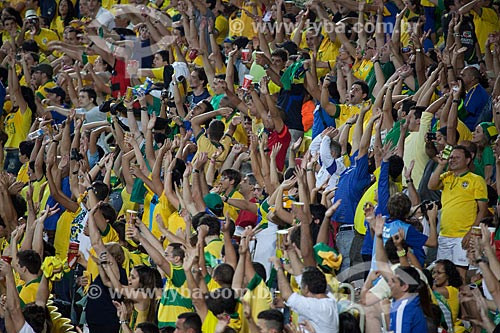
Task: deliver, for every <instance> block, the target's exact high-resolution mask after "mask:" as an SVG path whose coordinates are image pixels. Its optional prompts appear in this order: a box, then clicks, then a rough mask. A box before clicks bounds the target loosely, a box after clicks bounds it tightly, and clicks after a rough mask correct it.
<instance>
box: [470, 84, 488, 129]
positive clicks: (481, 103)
mask: <svg viewBox="0 0 500 333" xmlns="http://www.w3.org/2000/svg"><path fill="white" fill-rule="evenodd" d="M464 106H465V110H466V111H467V118H465V120H464V123H465V125H467V127H468V128H469V129H470V130H471V131H474V130H475V129H476V126H477V124H479V123H480V122H483V121H491V119H492V113H491V97H490V95H489V94H488V92H487V91H486V90H485V89H484V88H483V87H482V86H481V85H480V84H478V85H476V86H475V87H474V88H471V89H470V90H469V91H468V92H467V93H466V94H465V98H464Z"/></svg>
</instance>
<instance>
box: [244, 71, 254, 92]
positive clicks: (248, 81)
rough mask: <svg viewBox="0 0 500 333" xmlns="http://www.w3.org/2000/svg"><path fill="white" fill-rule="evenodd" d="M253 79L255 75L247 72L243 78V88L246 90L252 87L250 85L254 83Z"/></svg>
mask: <svg viewBox="0 0 500 333" xmlns="http://www.w3.org/2000/svg"><path fill="white" fill-rule="evenodd" d="M252 81H253V76H252V75H250V74H246V75H245V78H244V79H243V86H242V88H243V89H244V90H247V89H248V87H250V85H251V84H252Z"/></svg>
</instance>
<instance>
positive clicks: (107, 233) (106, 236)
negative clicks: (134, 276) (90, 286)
mask: <svg viewBox="0 0 500 333" xmlns="http://www.w3.org/2000/svg"><path fill="white" fill-rule="evenodd" d="M101 239H102V242H103V243H104V244H107V243H113V242H114V243H118V242H119V240H120V238H119V237H118V233H117V232H116V230H115V229H113V228H112V227H111V226H110V225H109V224H108V225H107V226H106V230H104V231H102V232H101ZM90 254H91V255H90V257H89V260H88V262H87V272H88V274H89V275H88V276H90V280H91V281H93V280H94V279H95V278H96V277H97V275H99V269H98V268H97V263H96V262H95V261H94V260H93V259H92V258H93V257H96V253H95V250H94V249H93V248H91V249H90ZM125 261H126V260H125ZM124 268H125V267H124ZM127 275H128V272H127Z"/></svg>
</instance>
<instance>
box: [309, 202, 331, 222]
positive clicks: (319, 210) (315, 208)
mask: <svg viewBox="0 0 500 333" xmlns="http://www.w3.org/2000/svg"><path fill="white" fill-rule="evenodd" d="M309 210H310V211H311V215H312V218H313V220H319V221H320V223H321V222H323V219H324V218H325V213H326V211H327V209H326V207H325V206H324V205H322V204H311V205H309Z"/></svg>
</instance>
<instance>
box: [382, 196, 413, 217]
mask: <svg viewBox="0 0 500 333" xmlns="http://www.w3.org/2000/svg"><path fill="white" fill-rule="evenodd" d="M410 210H411V200H410V198H408V196H407V195H406V194H404V193H402V192H398V193H394V194H393V195H391V197H390V198H389V201H388V202H387V211H388V212H389V216H390V217H391V218H392V219H400V220H403V221H404V220H406V218H408V215H409V214H410Z"/></svg>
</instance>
